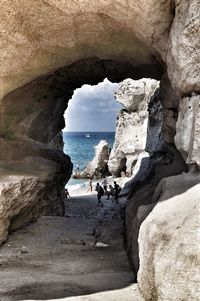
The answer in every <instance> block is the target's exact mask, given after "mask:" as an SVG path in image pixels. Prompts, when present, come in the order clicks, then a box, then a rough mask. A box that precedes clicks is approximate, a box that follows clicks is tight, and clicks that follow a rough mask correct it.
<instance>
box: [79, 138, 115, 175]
mask: <svg viewBox="0 0 200 301" xmlns="http://www.w3.org/2000/svg"><path fill="white" fill-rule="evenodd" d="M109 155H110V147H109V144H108V142H107V141H106V140H101V141H100V142H99V144H98V145H97V146H96V147H95V157H94V159H93V160H92V161H91V162H90V163H89V164H88V165H87V167H86V169H85V170H84V171H83V172H82V176H84V177H86V176H87V177H92V176H96V177H97V178H100V177H102V175H104V174H105V173H106V172H107V171H108V166H107V164H108V159H109Z"/></svg>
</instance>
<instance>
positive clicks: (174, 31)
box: [166, 0, 200, 94]
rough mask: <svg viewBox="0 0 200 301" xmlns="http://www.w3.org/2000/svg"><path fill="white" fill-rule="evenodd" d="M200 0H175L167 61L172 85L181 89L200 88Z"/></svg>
mask: <svg viewBox="0 0 200 301" xmlns="http://www.w3.org/2000/svg"><path fill="white" fill-rule="evenodd" d="M199 6H200V2H199V0H190V1H187V0H183V1H179V0H176V1H175V8H174V10H175V11H174V12H175V17H174V20H173V23H172V26H171V30H170V34H169V40H168V50H167V56H166V63H167V67H168V75H169V79H170V81H171V83H172V86H173V87H175V88H176V89H177V88H178V90H179V91H180V92H181V93H182V94H186V93H187V94H189V93H191V92H192V91H194V92H200V74H199V68H200V62H199V53H200V46H199V45H200V35H199V29H200V10H199Z"/></svg>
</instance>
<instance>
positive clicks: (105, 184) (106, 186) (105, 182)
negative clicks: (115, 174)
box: [102, 177, 108, 194]
mask: <svg viewBox="0 0 200 301" xmlns="http://www.w3.org/2000/svg"><path fill="white" fill-rule="evenodd" d="M102 185H103V189H104V193H105V194H107V188H108V181H107V179H106V177H104V179H103V181H102Z"/></svg>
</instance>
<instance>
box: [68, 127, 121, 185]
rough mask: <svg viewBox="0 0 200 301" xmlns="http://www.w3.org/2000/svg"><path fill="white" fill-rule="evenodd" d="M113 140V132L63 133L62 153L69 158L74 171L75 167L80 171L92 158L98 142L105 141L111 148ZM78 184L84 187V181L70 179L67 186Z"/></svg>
mask: <svg viewBox="0 0 200 301" xmlns="http://www.w3.org/2000/svg"><path fill="white" fill-rule="evenodd" d="M87 136H89V137H87ZM114 139H115V132H63V140H64V143H65V145H64V153H65V154H67V155H69V156H70V157H71V160H72V163H73V165H74V170H76V168H77V166H79V168H80V170H82V169H84V168H85V167H86V166H87V164H88V163H89V162H90V161H91V160H92V159H93V158H94V155H95V146H96V145H98V144H99V142H100V140H106V141H107V142H108V144H109V146H110V147H111V148H112V147H113V144H114ZM78 183H79V185H86V184H85V183H86V180H77V179H70V181H69V183H68V186H69V185H77V184H78Z"/></svg>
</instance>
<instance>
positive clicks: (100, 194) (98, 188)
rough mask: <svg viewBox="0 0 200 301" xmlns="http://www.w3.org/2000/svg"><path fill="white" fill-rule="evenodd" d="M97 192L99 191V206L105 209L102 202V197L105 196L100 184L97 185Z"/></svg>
mask: <svg viewBox="0 0 200 301" xmlns="http://www.w3.org/2000/svg"><path fill="white" fill-rule="evenodd" d="M95 190H96V191H97V200H98V206H101V207H103V203H102V202H101V197H102V196H103V195H104V191H103V188H102V187H101V185H99V183H97V186H96V189H95Z"/></svg>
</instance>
